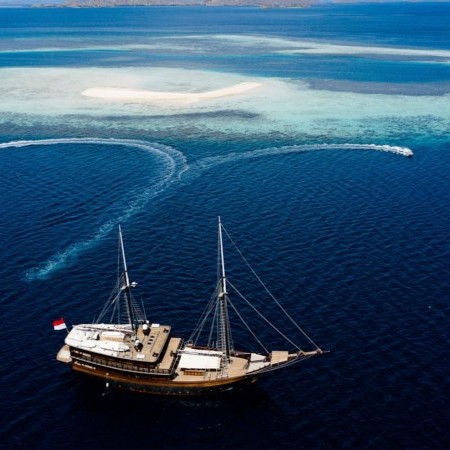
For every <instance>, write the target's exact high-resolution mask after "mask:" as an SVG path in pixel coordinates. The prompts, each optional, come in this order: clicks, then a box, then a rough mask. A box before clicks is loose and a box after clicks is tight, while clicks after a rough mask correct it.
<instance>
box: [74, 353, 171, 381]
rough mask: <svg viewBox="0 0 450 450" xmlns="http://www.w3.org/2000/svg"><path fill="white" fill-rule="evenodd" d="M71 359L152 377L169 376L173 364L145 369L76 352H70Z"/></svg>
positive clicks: (128, 363)
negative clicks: (164, 367)
mask: <svg viewBox="0 0 450 450" xmlns="http://www.w3.org/2000/svg"><path fill="white" fill-rule="evenodd" d="M72 357H73V358H74V359H76V360H79V361H82V362H88V363H91V364H95V365H97V366H102V367H107V368H112V369H118V370H122V371H126V372H133V373H142V374H154V375H170V374H171V373H172V372H173V364H172V366H171V367H170V368H169V369H159V368H157V367H152V368H150V367H145V366H141V365H139V364H133V362H131V361H130V362H123V361H120V360H116V359H107V358H101V357H98V356H94V355H92V354H90V353H85V352H77V351H73V350H72Z"/></svg>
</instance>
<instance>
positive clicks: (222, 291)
mask: <svg viewBox="0 0 450 450" xmlns="http://www.w3.org/2000/svg"><path fill="white" fill-rule="evenodd" d="M218 226H219V248H218V250H219V264H220V272H219V283H218V302H219V305H218V306H219V324H218V325H219V330H218V338H217V347H218V349H219V350H221V351H222V352H223V355H224V363H225V364H227V363H228V362H229V361H230V356H231V331H230V322H229V318H228V305H227V295H228V293H227V279H226V275H225V260H224V256H223V241H222V223H221V221H220V217H219V219H218Z"/></svg>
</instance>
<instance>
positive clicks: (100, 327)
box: [65, 324, 181, 369]
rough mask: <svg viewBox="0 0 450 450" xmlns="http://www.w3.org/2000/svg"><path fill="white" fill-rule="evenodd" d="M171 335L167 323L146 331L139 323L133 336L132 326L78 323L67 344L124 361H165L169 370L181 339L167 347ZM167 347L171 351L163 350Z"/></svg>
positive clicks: (66, 341) (68, 337) (171, 342)
mask: <svg viewBox="0 0 450 450" xmlns="http://www.w3.org/2000/svg"><path fill="white" fill-rule="evenodd" d="M169 335H170V326H168V325H160V324H152V325H151V326H150V327H149V329H148V331H147V333H144V331H143V329H142V327H141V326H140V327H139V329H138V332H137V334H136V337H134V336H133V333H132V330H131V327H130V326H129V325H109V324H108V325H106V324H88V325H86V324H85V325H77V326H75V327H74V328H73V329H72V330H71V332H70V333H69V334H68V335H67V337H66V340H65V343H66V344H67V345H69V346H70V347H73V348H76V349H79V350H87V351H89V352H92V353H96V354H99V355H103V356H113V357H115V358H123V359H125V360H131V361H142V362H147V363H150V364H156V363H157V362H158V361H160V360H162V361H161V364H163V366H164V367H165V368H167V369H169V368H170V367H171V364H172V362H173V359H174V355H175V353H176V351H177V349H178V347H179V345H180V342H181V339H179V338H178V339H173V338H172V339H170V341H169V344H170V345H169V346H167V343H168V340H169ZM166 347H167V349H168V351H167V352H166V353H164V351H165V349H166ZM169 347H170V351H169ZM167 353H168V354H167Z"/></svg>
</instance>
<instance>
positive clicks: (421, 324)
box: [0, 4, 450, 448]
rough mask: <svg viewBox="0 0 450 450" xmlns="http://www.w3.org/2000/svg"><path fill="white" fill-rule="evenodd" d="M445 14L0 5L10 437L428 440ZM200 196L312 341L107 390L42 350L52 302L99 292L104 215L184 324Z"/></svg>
mask: <svg viewBox="0 0 450 450" xmlns="http://www.w3.org/2000/svg"><path fill="white" fill-rule="evenodd" d="M449 13H450V9H449V8H448V7H447V6H445V5H442V4H439V5H437V4H427V5H425V4H417V5H416V4H414V5H364V6H346V5H342V6H326V7H317V8H308V9H305V10H289V11H287V10H286V11H277V10H273V11H261V10H256V9H228V8H227V9H211V8H205V9H198V8H192V9H191V8H187V9H183V8H168V9H165V8H148V9H146V8H137V9H133V8H119V9H107V10H102V9H98V10H97V9H89V10H69V9H68V10H54V9H50V10H47V9H43V10H31V9H21V10H14V9H13V10H0V23H1V25H2V26H1V27H0V30H1V32H0V50H1V52H0V79H1V81H2V83H1V84H0V90H1V95H2V99H3V101H2V103H1V104H0V112H1V114H0V164H1V167H2V169H3V170H2V182H1V183H0V225H1V228H2V230H3V233H2V238H1V239H0V255H1V261H2V264H1V267H2V268H1V278H2V281H3V283H2V285H3V288H2V294H3V295H2V300H1V301H2V322H1V323H2V327H1V332H0V333H1V340H2V343H3V348H4V352H2V355H3V358H2V360H3V362H2V369H1V370H2V376H1V377H0V383H1V385H0V388H1V389H0V392H1V396H0V412H1V414H0V415H1V417H2V419H1V425H0V436H1V441H2V442H3V443H4V445H6V448H24V447H25V446H27V447H28V446H33V448H80V447H82V448H94V447H95V448H119V447H123V446H124V445H129V443H130V440H131V441H132V444H133V445H138V446H143V445H147V446H148V445H150V446H156V445H158V446H161V447H162V448H181V447H183V448H186V447H187V448H194V447H199V446H202V447H207V448H209V447H212V446H215V447H219V448H231V447H236V446H241V447H244V448H261V447H268V446H269V447H272V446H273V447H275V446H276V447H281V448H380V447H384V448H443V447H444V446H445V444H446V443H447V441H448V433H447V423H448V420H449V413H448V407H447V404H448V400H449V398H448V383H449V380H448V369H449V366H448V362H447V358H446V357H445V355H446V354H447V353H448V346H449V334H448V328H449V327H448V325H449V321H448V314H449V308H448V298H449V294H450V286H449V282H448V279H449V276H448V275H449V267H450V264H449V263H450V244H449V243H448V242H449V240H448V230H449V211H450V194H449V192H450V189H449V188H450V186H449V176H448V174H449V170H450V167H449V165H450V159H449V157H448V154H449V150H450V145H449V141H448V127H449V119H450V114H449V107H448V104H449V102H448V92H449V89H448V85H449V84H448V83H449V81H450V73H449V69H448V67H449V65H448V61H449V60H450V59H449V55H450V48H449V42H450V40H449V32H448V30H447V28H448V27H447V22H448V15H449ZM394 24H395V26H394ZM200 25H201V26H200ZM249 81H251V82H258V83H260V84H261V85H262V87H261V88H258V89H255V90H254V91H248V92H246V93H245V94H242V95H235V96H229V97H223V98H220V99H214V100H208V101H203V102H197V103H189V104H188V103H184V104H183V103H176V104H154V103H133V102H126V101H125V102H112V101H107V100H105V99H100V100H98V99H92V98H89V97H86V96H83V95H82V92H83V91H84V90H85V89H88V88H92V87H102V86H110V87H121V88H124V87H132V88H136V89H142V90H160V91H165V90H170V91H178V92H205V91H209V90H214V89H222V88H226V87H230V86H235V85H236V84H239V83H242V82H249ZM397 147H401V148H406V149H411V150H412V151H413V152H414V156H413V157H412V158H409V157H405V156H404V155H402V154H401V152H400V153H398V150H397ZM218 215H220V216H221V217H222V220H223V222H224V224H225V226H226V228H227V230H228V231H229V232H230V233H231V234H232V236H233V238H234V239H235V241H236V242H237V243H238V244H239V246H240V248H241V250H243V251H244V253H245V255H246V257H247V258H248V259H249V260H250V261H251V262H252V263H253V265H254V266H255V267H256V268H257V271H258V274H259V275H260V276H261V278H262V279H263V280H264V282H265V283H266V284H267V285H268V286H269V287H270V288H271V290H272V292H273V293H274V294H275V296H276V297H277V298H278V299H279V300H280V301H282V303H283V304H284V305H285V306H286V307H287V309H288V310H289V312H290V313H291V314H292V315H293V316H294V317H295V318H296V319H297V320H298V321H299V322H300V324H301V325H302V326H303V327H304V328H305V330H306V331H307V332H308V333H309V334H310V335H311V336H312V337H313V339H314V340H315V341H316V342H317V343H318V344H319V345H320V346H321V347H322V348H324V349H329V350H331V353H329V354H328V355H326V356H324V357H323V358H318V359H315V360H314V359H313V360H309V361H308V362H307V363H304V364H303V365H302V364H299V365H297V366H293V367H290V368H289V369H287V370H286V371H280V372H278V373H275V374H273V375H272V376H269V377H267V378H266V379H262V380H261V381H260V382H259V383H258V384H257V385H255V386H254V387H253V388H252V389H249V390H247V391H243V392H242V391H241V392H236V393H231V394H230V395H228V396H224V397H222V398H208V399H198V400H177V399H162V398H157V399H155V398H151V397H140V396H135V395H129V394H123V393H120V392H116V391H113V392H111V393H110V394H109V395H106V396H105V395H103V394H104V388H103V386H98V385H95V384H94V385H93V384H91V383H89V382H88V381H86V380H84V379H83V378H80V377H78V376H76V375H75V374H73V373H71V372H70V371H68V370H67V368H66V367H64V366H62V365H61V364H60V363H57V362H56V361H55V354H56V352H57V350H58V349H59V346H60V345H61V343H62V340H63V337H64V336H63V335H64V333H56V332H54V331H53V330H52V327H51V323H52V321H53V320H54V319H56V318H57V317H60V316H63V317H65V319H66V322H67V323H68V324H72V323H73V324H75V323H79V322H84V321H87V320H90V319H91V318H92V317H93V316H95V315H97V314H98V312H99V310H100V309H101V307H102V306H103V302H104V301H105V300H106V298H107V297H108V295H109V292H110V287H112V284H113V283H114V281H115V270H116V256H117V255H116V250H117V249H116V229H117V224H118V223H122V226H123V229H124V234H125V242H126V246H127V253H128V255H129V260H130V261H129V263H130V271H131V273H132V275H133V278H134V279H135V280H136V281H139V286H140V292H141V293H142V297H143V299H144V302H145V304H146V307H147V313H148V315H149V316H150V317H151V318H152V320H153V319H154V320H155V321H158V322H160V321H163V322H167V323H171V324H172V325H173V327H174V330H175V331H176V332H177V334H183V335H189V334H190V332H191V330H192V328H193V327H194V325H195V323H196V321H197V318H198V316H199V314H200V313H201V311H202V310H203V307H204V305H205V303H206V301H207V300H208V299H209V296H210V294H211V290H212V288H213V285H214V281H215V274H216V260H215V257H216V255H215V251H216V236H215V232H216V218H217V216H218ZM227 266H228V268H229V272H230V274H229V275H230V278H232V279H234V280H236V283H238V282H239V283H238V284H239V285H240V286H242V288H243V289H244V290H246V291H251V290H253V286H252V285H250V284H248V283H249V281H248V280H246V279H245V278H244V277H243V276H242V274H241V272H240V270H239V267H238V262H237V260H236V259H235V256H234V255H233V254H231V255H230V256H229V257H228V259H227ZM269 314H273V315H274V311H272V310H269ZM259 331H260V333H262V334H263V335H264V334H265V333H266V331H265V330H264V327H260V329H259ZM268 337H269V336H268ZM234 338H235V344H236V347H245V346H246V345H249V343H248V342H247V337H246V335H245V334H244V333H243V332H242V330H240V329H236V330H235V332H234ZM297 338H298V339H300V337H298V336H297ZM125 430H127V431H125Z"/></svg>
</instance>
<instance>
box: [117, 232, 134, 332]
mask: <svg viewBox="0 0 450 450" xmlns="http://www.w3.org/2000/svg"><path fill="white" fill-rule="evenodd" d="M119 243H120V252H121V255H122V264H123V281H124V285H123V286H122V287H121V290H122V291H124V292H125V298H126V305H127V313H128V320H129V322H130V325H131V329H132V330H133V331H134V332H136V331H137V330H136V320H135V317H134V312H133V307H132V304H131V284H130V278H129V276H128V267H127V259H126V257H125V247H124V245H123V238H122V227H121V226H120V225H119Z"/></svg>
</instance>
